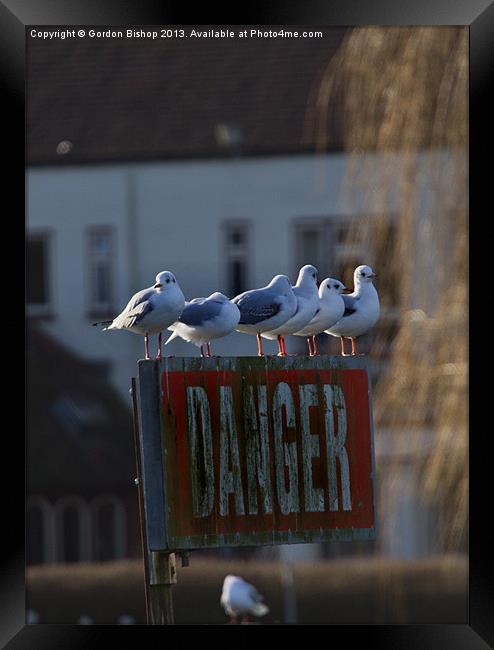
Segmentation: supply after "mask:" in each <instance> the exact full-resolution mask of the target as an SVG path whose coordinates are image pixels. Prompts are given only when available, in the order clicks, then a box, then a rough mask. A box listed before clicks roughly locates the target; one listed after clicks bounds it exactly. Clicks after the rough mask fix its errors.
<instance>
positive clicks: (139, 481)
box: [130, 377, 150, 623]
mask: <svg viewBox="0 0 494 650" xmlns="http://www.w3.org/2000/svg"><path fill="white" fill-rule="evenodd" d="M136 391H137V388H136V380H135V377H132V379H131V389H130V393H131V395H132V408H133V414H134V445H135V455H136V474H137V476H136V486H137V498H138V503H139V528H140V530H141V548H142V559H143V564H144V599H145V604H146V622H147V623H150V612H149V599H150V595H149V586H148V585H149V561H148V556H149V551H148V544H147V536H146V526H145V522H144V502H143V499H144V497H143V494H142V465H141V454H140V445H139V418H138V415H137V394H136Z"/></svg>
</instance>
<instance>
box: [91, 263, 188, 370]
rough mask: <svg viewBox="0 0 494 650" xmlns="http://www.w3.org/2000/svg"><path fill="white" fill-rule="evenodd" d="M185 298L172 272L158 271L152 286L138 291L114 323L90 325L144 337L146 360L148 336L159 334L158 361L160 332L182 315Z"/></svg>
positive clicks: (159, 345) (106, 322)
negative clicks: (126, 331)
mask: <svg viewBox="0 0 494 650" xmlns="http://www.w3.org/2000/svg"><path fill="white" fill-rule="evenodd" d="M184 305H185V296H184V294H183V293H182V290H181V289H180V287H179V285H178V282H177V279H176V277H175V276H174V275H173V273H171V271H161V273H158V275H157V276H156V283H155V284H154V286H152V287H148V288H147V289H143V290H142V291H138V292H137V293H136V294H134V295H133V296H132V298H131V299H130V300H129V302H128V304H127V306H126V307H125V309H124V310H123V311H122V313H121V314H119V315H118V316H117V317H116V318H114V319H113V321H103V322H101V323H93V325H108V327H104V328H103V331H106V330H128V331H129V332H134V333H135V334H141V335H142V334H143V335H144V346H145V350H146V359H149V335H150V334H158V354H157V356H156V358H157V359H160V358H161V332H162V330H164V329H166V328H167V327H169V326H170V325H172V323H174V322H175V321H176V320H177V319H178V318H179V316H180V314H181V313H182V310H183V308H184Z"/></svg>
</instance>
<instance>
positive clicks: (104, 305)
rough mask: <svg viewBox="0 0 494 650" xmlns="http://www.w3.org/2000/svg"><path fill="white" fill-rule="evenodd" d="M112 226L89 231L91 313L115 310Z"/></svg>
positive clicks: (105, 312)
mask: <svg viewBox="0 0 494 650" xmlns="http://www.w3.org/2000/svg"><path fill="white" fill-rule="evenodd" d="M113 239H114V237H113V231H112V230H111V229H110V228H102V227H97V228H90V230H89V232H88V248H89V255H88V264H89V310H90V313H91V314H100V315H101V314H109V313H112V312H113V308H114V302H115V300H114V297H115V286H114V284H115V281H114V257H115V253H114V241H113Z"/></svg>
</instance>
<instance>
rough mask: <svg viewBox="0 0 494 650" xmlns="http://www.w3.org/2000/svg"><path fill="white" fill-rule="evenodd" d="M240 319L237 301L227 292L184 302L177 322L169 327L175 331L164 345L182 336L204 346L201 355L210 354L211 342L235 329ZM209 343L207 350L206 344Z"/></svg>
mask: <svg viewBox="0 0 494 650" xmlns="http://www.w3.org/2000/svg"><path fill="white" fill-rule="evenodd" d="M239 320H240V311H239V308H238V307H237V305H235V304H234V303H233V302H231V301H230V300H229V299H228V298H227V297H226V296H225V295H223V294H222V293H219V291H215V293H212V294H211V295H210V296H208V297H207V298H194V299H193V300H191V301H190V302H187V303H186V304H185V307H184V310H183V312H182V313H181V315H180V318H179V319H178V320H177V322H176V323H173V325H170V327H169V328H168V329H169V330H170V331H172V332H173V334H172V335H171V336H170V338H169V339H167V340H166V342H165V345H167V344H168V343H170V341H172V340H173V339H174V338H176V337H177V336H179V337H180V338H182V339H184V341H189V343H194V344H195V345H197V346H198V347H200V349H201V356H202V357H204V356H208V357H210V356H211V347H210V342H211V340H212V339H219V338H221V337H222V336H226V335H227V334H230V333H231V332H233V331H235V328H236V326H237V324H238V321H239ZM204 344H206V354H204V353H203V349H202V348H203V345H204Z"/></svg>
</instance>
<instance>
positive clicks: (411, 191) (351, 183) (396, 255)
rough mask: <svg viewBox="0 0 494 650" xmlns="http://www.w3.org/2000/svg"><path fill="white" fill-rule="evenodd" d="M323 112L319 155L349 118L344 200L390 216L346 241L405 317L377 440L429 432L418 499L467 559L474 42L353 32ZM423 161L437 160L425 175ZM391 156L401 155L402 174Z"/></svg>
mask: <svg viewBox="0 0 494 650" xmlns="http://www.w3.org/2000/svg"><path fill="white" fill-rule="evenodd" d="M317 105H318V109H319V111H318V114H316V115H315V119H313V121H312V124H313V128H314V129H315V130H316V132H317V136H318V141H319V143H320V144H319V151H321V152H323V151H324V150H325V147H326V142H327V138H328V133H329V129H328V124H329V123H330V122H331V120H334V119H337V117H336V116H335V115H333V114H332V106H333V105H338V106H343V111H342V115H341V116H340V117H339V118H338V119H341V120H342V122H343V125H342V126H343V132H344V141H345V148H346V149H347V150H348V152H349V153H350V155H351V163H350V165H349V169H348V175H347V179H346V187H345V188H344V192H345V193H346V200H347V201H349V202H350V203H351V202H352V195H353V190H354V189H355V187H356V186H359V187H360V188H363V189H364V191H365V195H366V197H367V201H368V203H369V204H371V205H373V206H377V209H378V211H379V204H380V203H382V206H383V211H382V214H380V215H378V219H377V222H376V220H375V218H374V217H373V218H372V223H371V219H368V220H366V219H360V220H358V221H357V222H355V223H354V224H353V225H352V226H351V227H350V228H349V230H348V234H347V237H348V241H349V242H360V241H365V240H366V239H367V238H370V242H371V244H372V246H373V249H374V256H375V259H376V260H377V265H378V267H377V268H376V270H377V272H378V275H379V277H378V281H377V286H378V289H379V293H380V296H381V300H382V304H383V306H386V305H394V306H395V307H398V313H397V319H396V323H395V326H394V327H393V328H391V329H386V328H382V329H381V331H380V332H379V333H378V335H377V337H376V340H375V341H374V342H373V347H372V352H371V356H372V357H373V358H374V359H382V358H385V357H386V356H387V357H388V364H387V370H386V372H384V373H382V374H380V377H379V380H378V383H377V385H376V386H375V389H374V408H375V411H374V416H375V420H376V422H375V425H376V429H377V430H378V431H379V429H380V428H382V427H386V429H388V430H392V431H393V432H394V436H393V437H394V439H395V444H396V445H401V446H403V445H409V446H410V448H411V449H412V448H413V445H414V439H413V437H414V433H413V432H414V431H417V430H421V429H422V430H424V429H427V430H431V431H432V432H433V442H432V448H431V450H430V453H429V454H428V456H427V459H426V461H425V462H424V463H423V465H422V468H421V472H422V480H421V481H420V485H421V498H422V499H423V500H424V502H427V503H428V504H429V505H433V506H434V507H435V509H436V510H437V512H438V513H439V521H438V525H437V528H436V531H437V540H436V541H437V547H438V549H443V550H449V551H453V550H454V551H464V550H466V545H467V526H468V444H467V443H468V434H467V415H468V414H467V391H468V388H467V354H468V352H467V336H468V333H467V329H468V318H467V308H468V307H467V305H468V296H467V277H468V276H467V269H468V243H467V241H468V240H467V237H468V174H467V164H468V161H467V146H468V31H467V30H466V29H464V28H449V27H448V28H446V27H445V28H420V29H417V28H382V27H370V28H362V29H354V30H352V31H351V32H350V33H349V34H348V35H347V37H346V38H345V40H344V42H343V44H342V46H341V48H340V50H339V52H338V53H337V55H336V56H335V57H334V58H333V59H332V60H331V62H330V64H329V66H328V68H327V70H326V73H325V77H324V79H323V82H322V84H321V86H320V88H319V94H318V102H317ZM368 150H374V151H376V152H383V153H389V154H390V157H389V163H388V164H389V172H390V173H389V174H387V173H386V168H385V169H384V173H381V174H379V176H378V179H377V181H376V176H375V174H372V173H369V172H370V171H371V170H369V169H368V167H366V166H365V165H364V164H363V163H362V153H363V152H364V151H368ZM424 150H429V151H431V152H432V153H433V154H434V152H438V154H439V155H438V157H437V158H435V157H432V159H431V162H430V163H429V164H428V165H427V166H426V171H425V172H424V164H423V160H422V157H423V152H424ZM393 152H400V163H399V164H398V165H397V164H396V160H395V158H394V157H393V155H392V154H393ZM441 152H445V154H446V155H445V156H441ZM397 170H398V185H399V192H400V195H401V200H400V202H399V203H398V205H397V213H395V214H393V215H392V216H393V219H392V221H391V217H390V214H389V212H386V211H385V210H384V206H385V205H387V204H388V201H389V199H390V195H391V194H392V193H393V192H395V190H396V187H395V186H396V173H397ZM391 171H392V172H393V174H391ZM424 173H427V174H429V175H430V178H431V179H433V182H432V183H431V184H430V187H431V189H430V191H429V192H428V196H427V197H426V200H427V201H428V205H427V208H426V210H425V211H424V212H423V213H422V216H419V214H420V213H419V210H418V207H419V205H420V201H421V200H422V196H421V180H422V179H421V175H423V174H424ZM371 229H372V236H371V234H370V233H371ZM380 271H381V272H380ZM400 433H402V434H403V435H400ZM392 484H393V483H392V482H391V485H392ZM395 488H396V489H399V485H395ZM396 534H399V531H396Z"/></svg>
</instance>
